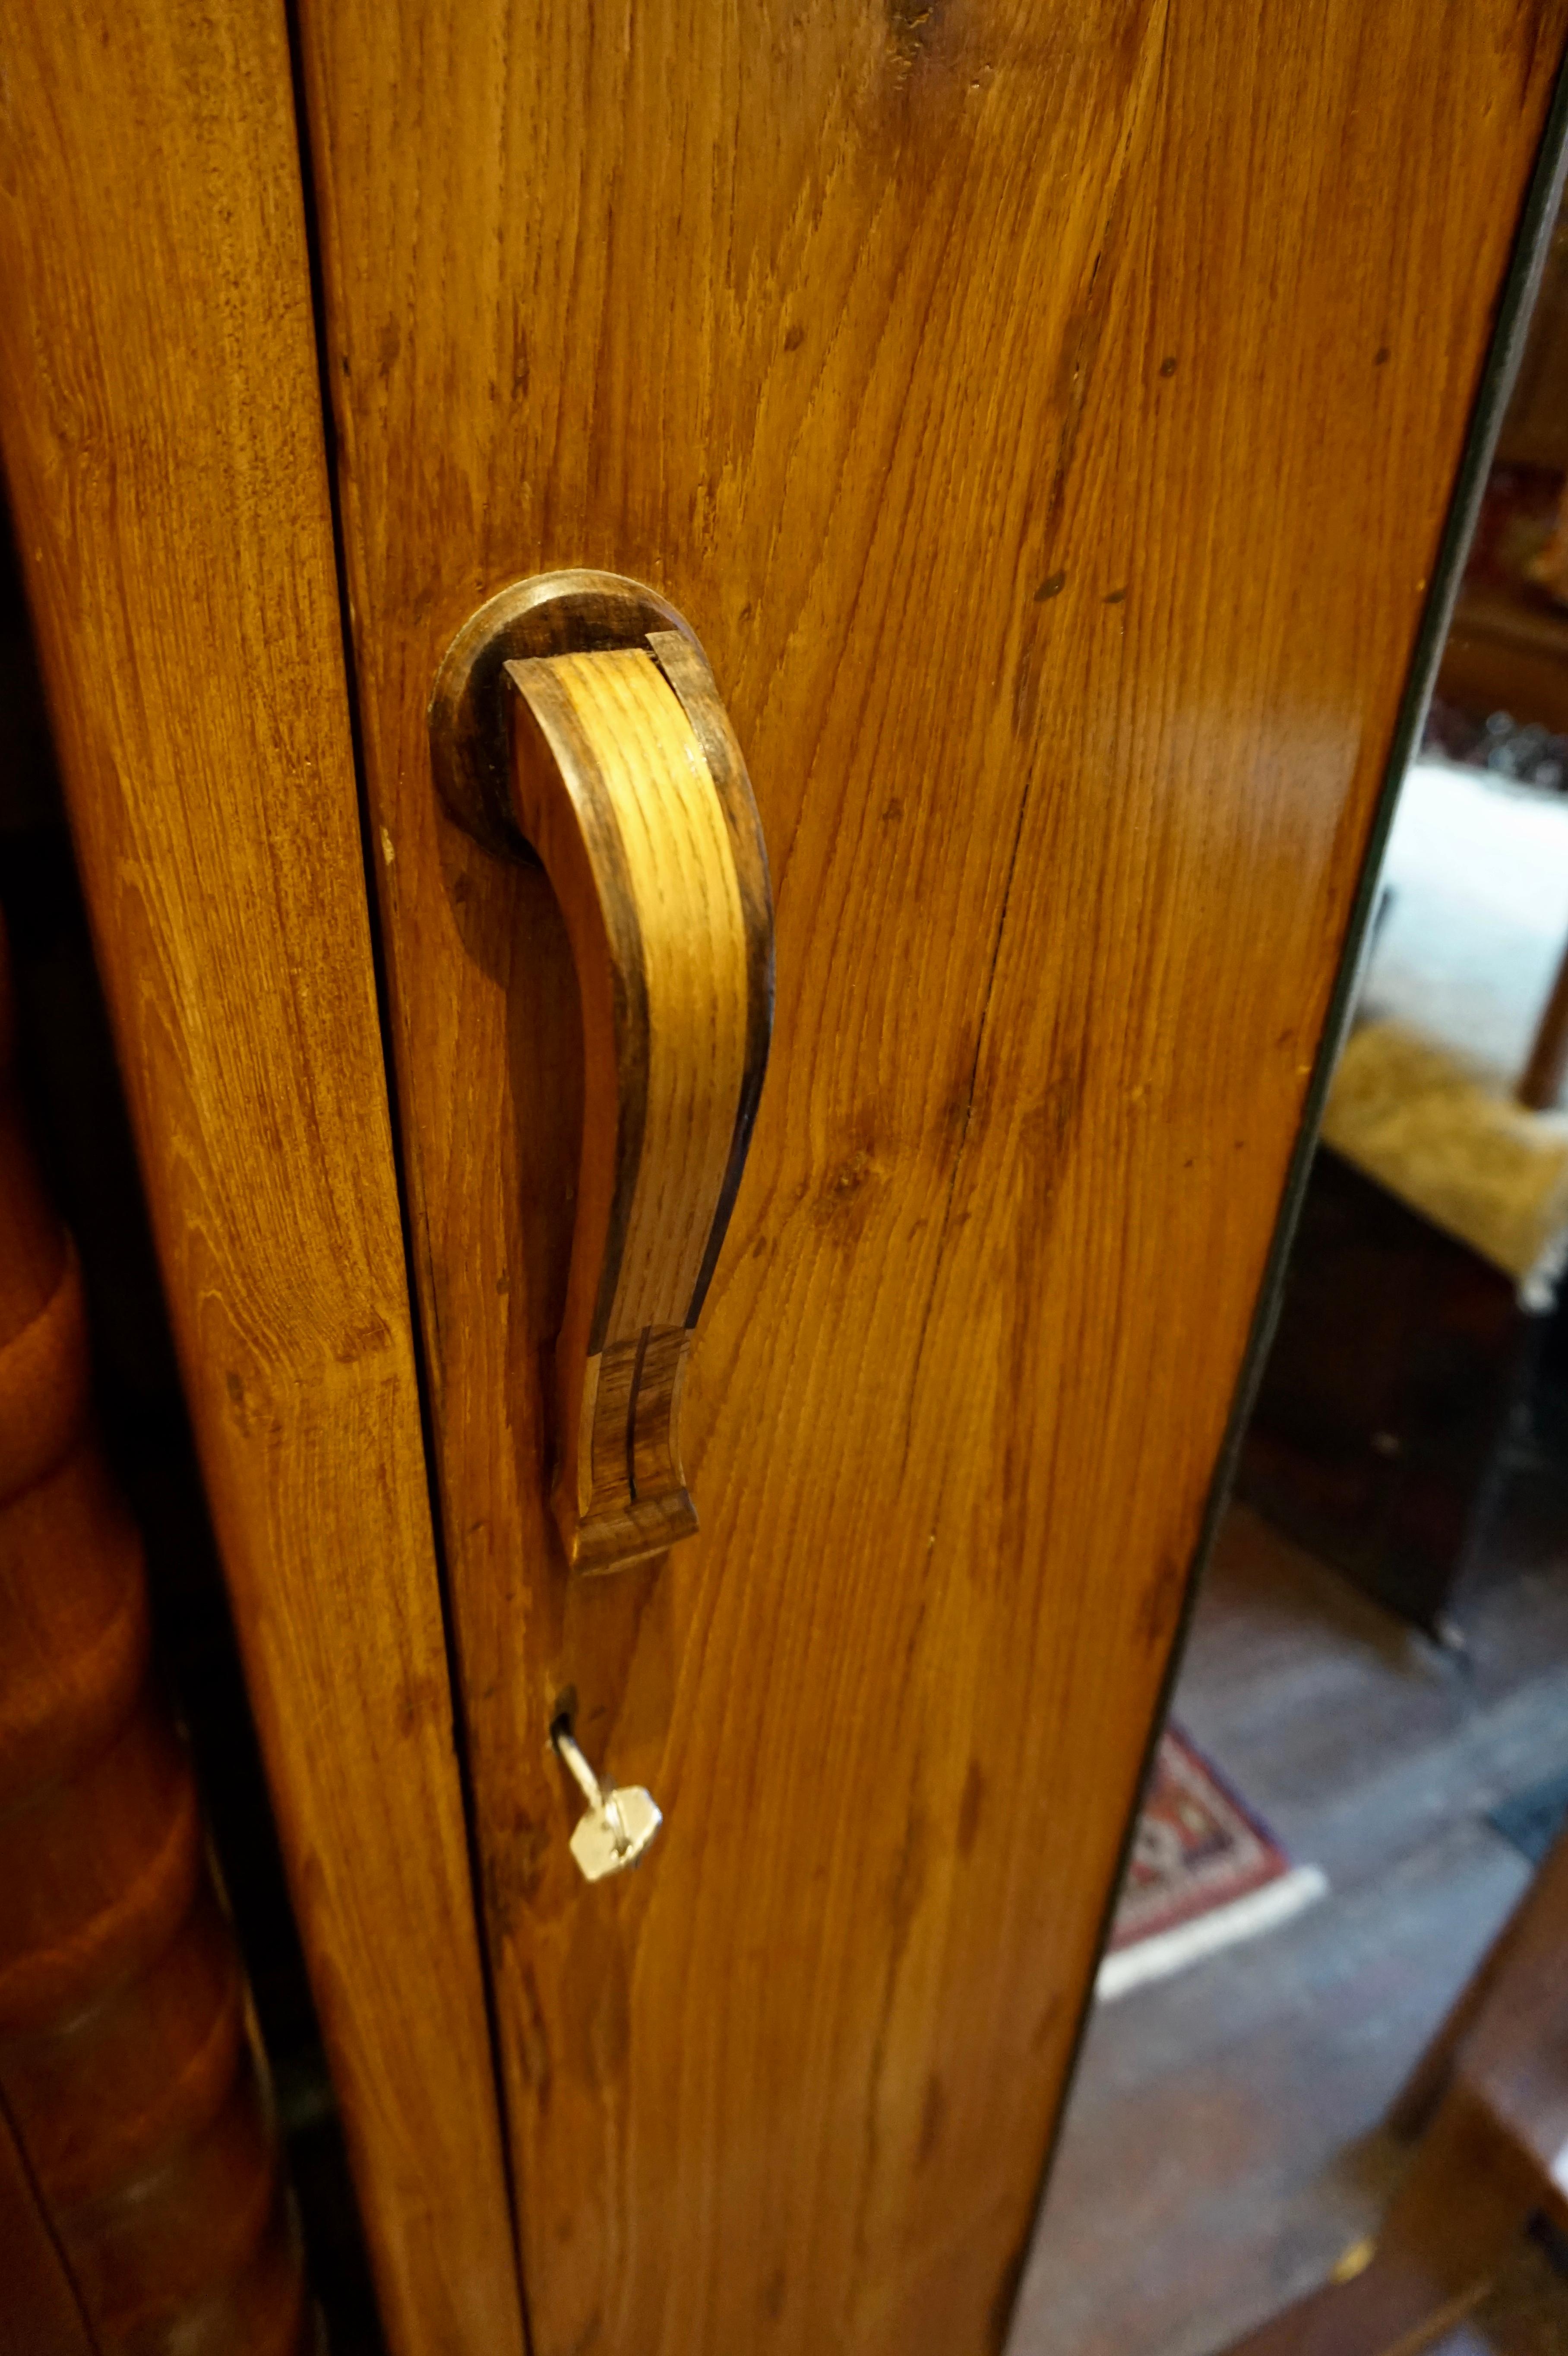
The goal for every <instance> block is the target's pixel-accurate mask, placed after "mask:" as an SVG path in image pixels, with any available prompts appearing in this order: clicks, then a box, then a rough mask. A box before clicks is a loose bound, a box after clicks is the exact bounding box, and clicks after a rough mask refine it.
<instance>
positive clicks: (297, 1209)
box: [0, 0, 521, 2356]
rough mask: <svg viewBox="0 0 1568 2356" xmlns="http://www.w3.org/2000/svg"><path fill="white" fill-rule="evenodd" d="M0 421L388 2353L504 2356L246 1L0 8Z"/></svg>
mask: <svg viewBox="0 0 1568 2356" xmlns="http://www.w3.org/2000/svg"><path fill="white" fill-rule="evenodd" d="M3 135H4V163H3V172H0V184H3V194H0V264H3V275H4V278H5V289H6V292H5V303H4V305H0V434H3V439H4V447H5V463H6V467H7V471H8V474H9V478H10V485H11V492H12V498H13V501H14V506H15V511H16V537H17V542H18V546H19V549H20V552H21V557H22V562H23V567H24V571H25V574H26V578H27V587H28V592H29V594H30V597H31V601H32V609H33V614H34V617H35V622H36V626H37V635H38V640H39V648H40V653H41V658H42V662H43V668H44V672H45V677H46V682H47V686H48V695H49V701H50V707H51V712H52V717H53V722H54V726H55V730H56V739H57V744H58V749H59V758H60V765H61V768H62V772H63V776H64V781H65V787H66V791H67V797H68V799H69V807H70V815H71V820H72V824H73V828H74V831H75V837H76V842H77V847H78V851H79V855H80V862H81V868H82V875H83V881H84V884H85V888H86V893H87V898H88V903H89V905H90V909H91V916H92V921H93V926H94V929H95V933H96V937H97V942H98V948H99V952H100V958H101V964H102V967H103V971H104V979H105V982H106V985H107V991H108V996H109V1000H110V1004H111V1009H112V1015H113V1019H114V1024H115V1030H116V1035H117V1040H118V1045H119V1051H120V1055H121V1059H122V1063H123V1070H124V1075H125V1079H126V1084H127V1089H128V1094H129V1098H130V1104H131V1110H132V1116H133V1122H134V1125H135V1130H136V1134H137V1139H138V1142H139V1147H140V1151H141V1155H142V1161H143V1165H144V1171H145V1174H146V1179H147V1186H148V1193H149V1196H150V1200H151V1208H152V1215H153V1221H154V1226H155V1234H156V1238H157V1244H158V1248H159V1256H160V1259H161V1262H162V1267H163V1271H164V1276H165V1283H166V1287H167V1290H168V1295H169V1301H170V1308H171V1311H172V1315H173V1321H174V1325H175V1330H176V1339H177V1342H178V1345H179V1349H180V1354H181V1359H182V1364H183V1368H184V1374H185V1379H186V1385H187V1392H188V1395H189V1398H190V1404H191V1408H192V1412H193V1415H194V1419H195V1424H196V1430H197V1440H198V1444H199V1448H200V1451H201V1460H202V1465H203V1469H204V1472H205V1475H206V1479H207V1483H208V1493H209V1497H210V1502H211V1505H212V1511H213V1517H214V1521H215V1524H216V1527H217V1532H218V1537H219V1546H220V1548H221V1552H222V1557H223V1562H224V1568H225V1571H226V1574H227V1577H228V1580H229V1585H230V1589H231V1592H232V1596H233V1601H234V1605H235V1610H236V1615H237V1620H238V1624H239V1629H240V1641H241V1644H242V1648H243V1651H244V1656H245V1664H246V1670H247V1675H248V1677H249V1682H250V1689H251V1697H252V1699H253V1702H254V1705H255V1710H256V1716H257V1719H258V1723H259V1727H260V1731H261V1741H262V1746H263V1750H264V1752H265V1756H266V1761H267V1764H268V1769H269V1772H270V1776H271V1781H272V1791H273V1794H274V1797H275V1801H276V1804H277V1810H278V1816H279V1822H280V1829H281V1832H282V1836H283V1847H284V1850H285V1854H286V1857H287V1860H288V1864H289V1869H290V1873H291V1879H292V1884H293V1895H294V1900H295V1903H296V1906H297V1909H298V1912H299V1915H300V1920H301V1923H302V1927H303V1931H304V1940H305V1944H306V1948H307V1952H308V1954H309V1958H310V1963H311V1967H312V1976H313V1981H314V1986H315V1996H316V2001H317V2005H318V2008H319V2010H320V2014H321V2019H322V2025H323V2030H324V2033H325V2038H326V2040H327V2044H328V2048H329V2051H330V2055H331V2059H332V2063H333V2068H334V2072H335V2075H336V2081H337V2084H338V2087H339V2090H340V2092H341V2094H342V2097H343V2104H344V2110H345V2118H346V2126H347V2136H348V2142H349V2148H350V2153H351V2157H352V2158H353V2162H354V2166H355V2171H356V2178H357V2186H358V2190H359V2194H360V2200H361V2204H362V2208H363V2211H364V2215H365V2222H366V2226H367V2229H368V2239H369V2243H370V2247H371V2254H372V2259H373V2263H374V2265H375V2269H376V2276H377V2281H378V2285H379V2293H380V2298H381V2304H382V2309H383V2313H384V2316H385V2319H386V2322H387V2326H388V2329H389V2338H390V2340H391V2343H392V2346H393V2347H394V2348H395V2349H396V2350H398V2351H401V2352H402V2356H414V2351H419V2356H433V2351H442V2356H497V2352H498V2356H516V2351H518V2350H519V2349H520V2347H521V2326H520V2317H519V2313H518V2305H517V2282H516V2270H515V2262H514V2258H513V2254H512V2249H511V2246H510V2240H509V2229H508V2221H507V2210H506V2195H505V2190H504V2179H503V2170H502V2160H501V2148H500V2136H499V2126H498V2119H497V2111H496V2092H495V2084H494V2077H493V2071H492V2064H491V2059H490V2051H489V2043H488V2037H487V2030H486V2024H485V2008H484V1997H483V1990H482V1984H481V1976H480V1965H479V1952H478V1942H477V1937H476V1931H475V1918H474V1907H473V1901H472V1896H471V1883H470V1877H469V1871H468V1865H467V1858H466V1853H465V1847H464V1826H463V1817H462V1804H461V1796H460V1790H459V1783H458V1776H457V1770H456V1763H455V1760H454V1756H453V1740H452V1703H451V1695H450V1688H449V1684H448V1676H447V1668H446V1661H445V1653H444V1640H443V1628H442V1620H441V1610H440V1601H439V1595H438V1590H437V1586H436V1576H435V1566H434V1558H433V1546H432V1530H431V1526H430V1510H429V1498H428V1489H427V1481H426V1468H425V1462H424V1455H423V1447H422V1440H421V1429H420V1416H419V1405H418V1399H417V1395H416V1389H415V1377H414V1365H413V1355H412V1335H411V1323H410V1310H409V1301H408V1292H407V1283H406V1277H405V1270H404V1258H403V1248H402V1241H401V1235H400V1219H399V1210H398V1203H397V1195H396V1186H395V1179H394V1173H393V1163H392V1152H391V1137H390V1126H389V1114H388V1106H387V1097H386V1082H385V1073H384V1067H383V1062H382V1048H381V1042H380V1038H379V1030H378V1015H377V1008H376V998H375V988H374V980H373V974H372V968H371V957H370V941H369V931H368V910H367V905H366V900H365V891H364V869H363V862H362V858H361V851H360V839H359V831H358V822H357V809H356V798H355V784H354V776H353V770H352V766H351V760H350V752H349V736H348V723H347V699H346V692H345V681H344V676H343V661H342V638H341V629H340V622H339V611H338V599H337V589H336V578H335V568H334V555H333V547H332V536H331V520H330V513H329V504H328V486H327V479H326V473H325V458H324V449H323V435H322V421H321V412H320V408H319V402H318V391H317V371H316V354H315V340H314V326H313V320H312V315H311V301H310V287H309V279H308V272H307V262H306V253H305V244H304V215H303V203H302V189H301V184H300V177H299V158H298V148H297V142H296V133H295V124H294V119H293V107H292V100H291V90H290V70H289V52H288V42H287V37H286V33H285V27H284V20H283V10H282V8H281V6H275V5H263V6H261V7H253V6H250V5H236V4H235V0H200V5H197V0H130V5H112V6H111V5H100V0H77V4H76V5H71V6H69V7H64V8H62V7H59V6H56V5H53V0H37V5H32V0H23V5H19V6H18V7H16V8H14V9H12V10H11V11H10V12H9V14H8V16H7V23H6V36H5V112H4V131H3Z"/></svg>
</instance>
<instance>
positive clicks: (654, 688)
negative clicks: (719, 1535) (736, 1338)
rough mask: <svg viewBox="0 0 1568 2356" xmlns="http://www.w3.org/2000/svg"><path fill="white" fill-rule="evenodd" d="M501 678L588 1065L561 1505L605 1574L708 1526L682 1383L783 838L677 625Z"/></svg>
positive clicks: (747, 1093)
mask: <svg viewBox="0 0 1568 2356" xmlns="http://www.w3.org/2000/svg"><path fill="white" fill-rule="evenodd" d="M503 676H504V680H505V686H506V691H507V695H508V699H509V712H508V723H509V744H510V771H509V785H510V798H511V807H512V816H513V817H514V819H515V820H516V822H517V826H518V828H520V830H521V831H522V834H523V836H524V837H525V838H526V840H527V841H528V844H530V845H531V846H532V848H533V850H534V851H535V852H536V853H537V854H538V856H539V860H540V861H541V862H542V863H543V865H544V868H545V870H546V873H548V874H549V879H550V881H551V883H552V884H553V885H554V888H555V892H556V895H557V897H558V899H559V900H560V905H561V910H562V913H563V915H564V916H565V919H566V926H567V931H568V934H569V936H570V937H571V947H572V954H573V957H574V958H575V960H576V966H577V976H578V985H579V989H580V991H581V1001H582V1033H583V1049H584V1055H585V1061H586V1074H585V1080H586V1086H585V1089H584V1101H583V1120H582V1162H581V1181H580V1184H579V1189H578V1196H577V1210H576V1223H575V1226H574V1229H573V1235H572V1250H571V1274H570V1278H569V1280H568V1288H567V1300H566V1312H565V1317H564V1321H563V1323H562V1325H561V1330H560V1337H559V1340H558V1343H557V1347H556V1389H557V1402H558V1430H557V1447H558V1465H557V1473H556V1482H555V1490H554V1498H553V1502H554V1506H555V1513H556V1518H557V1520H558V1522H559V1523H560V1532H561V1537H562V1539H563V1541H564V1543H565V1547H566V1552H567V1558H568V1559H569V1561H570V1562H571V1564H572V1566H573V1567H574V1568H575V1569H581V1570H609V1569H615V1568H616V1567H617V1566H619V1565H620V1564H622V1563H626V1562H633V1561H635V1560H636V1559H637V1558H639V1557H642V1556H645V1555H650V1554H657V1553H661V1552H662V1551H663V1549H664V1548H665V1547H667V1546H669V1545H671V1544H672V1543H673V1542H674V1541H675V1540H676V1539H677V1538H682V1537H688V1536H689V1535H690V1534H691V1532H692V1531H693V1530H695V1529H696V1527H697V1512H696V1508H695V1506H694V1505H693V1504H692V1501H691V1498H690V1495H689V1494H688V1490H687V1486H686V1478H685V1474H684V1472H683V1471H682V1467H681V1451H680V1423H679V1418H680V1393H681V1382H682V1377H683V1376H684V1373H685V1368H686V1360H687V1354H688V1348H689V1346H690V1341H691V1333H692V1328H693V1327H694V1326H695V1324H696V1323H697V1318H698V1314H699V1311H700V1310H701V1307H702V1301H703V1297H704V1295H705V1293H706V1291H707V1290H708V1284H709V1278H710V1277H711V1275H712V1272H713V1266H714V1262H715V1260H716V1259H717V1258H718V1254H719V1247H720V1244H721V1243H722V1241H723V1237H724V1230H725V1227H726V1226H727V1225H728V1223H729V1217H730V1210H731V1205H732V1203H733V1201H734V1197H735V1190H736V1187H737V1185H738V1184H739V1183H740V1177H741V1167H742V1165H743V1163H744V1161H745V1155H746V1148H747V1144H748V1142H749V1141H750V1137H751V1131H752V1120H753V1119H754V1117H755V1113H756V1107H757V1098H758V1095H759V1093H760V1091H761V1087H762V1081H763V1067H764V1065H765V1063H766V1059H767V1049H768V1037H769V1032H770V1029H771V1025H772V1016H773V906H772V899H771V894H770V892H769V886H768V871H767V858H766V853H765V851H764V849H763V838H762V829H761V826H760V824H759V821H758V818H757V810H756V805H755V803H754V801H753V800H752V788H751V784H750V781H749V780H748V778H747V776H746V771H745V766H744V764H743V762H742V761H741V755H740V750H739V748H738V746H737V745H736V743H735V739H734V735H733V733H732V731H731V727H730V723H729V720H728V718H727V716H726V714H725V712H724V708H723V705H722V704H721V702H720V700H719V696H718V694H717V691H716V690H715V688H714V685H713V680H712V676H711V674H710V673H709V669H708V665H707V663H706V661H705V659H703V657H702V655H701V653H700V652H699V650H698V648H696V647H695V646H694V645H693V644H692V643H691V641H690V640H689V638H688V637H685V636H683V635H682V634H681V633H680V632H678V631H675V630H658V631H654V632H651V633H650V634H649V635H648V636H647V637H645V639H644V640H643V641H642V643H641V644H640V645H635V646H622V647H612V648H600V649H598V650H595V651H590V652H567V653H562V654H557V655H551V656H549V657H534V658H531V659H526V660H522V661H510V662H507V664H506V665H505V669H504V674H503Z"/></svg>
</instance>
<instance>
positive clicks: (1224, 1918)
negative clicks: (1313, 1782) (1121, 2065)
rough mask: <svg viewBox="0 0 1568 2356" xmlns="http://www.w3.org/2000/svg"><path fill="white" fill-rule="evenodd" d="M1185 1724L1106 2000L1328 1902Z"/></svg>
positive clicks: (1134, 1870)
mask: <svg viewBox="0 0 1568 2356" xmlns="http://www.w3.org/2000/svg"><path fill="white" fill-rule="evenodd" d="M1327 1889H1328V1883H1327V1881H1326V1880H1325V1879H1324V1877H1323V1875H1322V1873H1321V1872H1320V1871H1319V1870H1318V1869H1317V1867H1316V1866H1311V1865H1308V1866H1292V1864H1291V1861H1290V1858H1288V1856H1287V1855H1286V1854H1285V1849H1284V1848H1283V1847H1281V1845H1280V1843H1279V1842H1278V1841H1277V1840H1276V1839H1275V1837H1274V1835H1273V1833H1271V1832H1270V1830H1269V1828H1268V1826H1266V1825H1265V1824H1264V1821H1263V1819H1262V1818H1261V1817H1260V1816H1258V1815H1254V1814H1253V1811H1252V1809H1250V1808H1249V1807H1248V1806H1247V1805H1246V1804H1245V1803H1244V1801H1243V1800H1242V1799H1241V1798H1240V1797H1239V1796H1238V1794H1236V1793H1234V1792H1232V1789H1231V1788H1230V1785H1229V1784H1228V1783H1226V1782H1225V1780H1224V1778H1223V1776H1222V1775H1221V1773H1220V1772H1219V1770H1218V1769H1217V1768H1216V1767H1214V1766H1213V1765H1212V1764H1211V1762H1210V1761H1208V1760H1207V1759H1205V1758H1204V1756H1203V1754H1202V1752H1201V1751H1200V1750H1199V1749H1198V1748H1197V1746H1196V1744H1195V1743H1193V1742H1192V1741H1190V1740H1189V1738H1188V1737H1187V1736H1186V1735H1185V1734H1183V1733H1182V1732H1181V1730H1180V1729H1179V1727H1175V1726H1168V1727H1167V1729H1166V1730H1165V1732H1164V1734H1163V1735H1162V1736H1161V1738H1160V1744H1159V1751H1158V1755H1157V1758H1156V1761H1155V1767H1154V1773H1153V1775H1152V1776H1151V1778H1150V1780H1149V1786H1148V1789H1147V1792H1146V1794H1145V1795H1144V1804H1143V1807H1142V1809H1141V1811H1140V1812H1139V1815H1138V1825H1137V1831H1136V1835H1135V1837H1134V1841H1133V1853H1132V1858H1131V1860H1130V1862H1129V1864H1128V1867H1127V1875H1126V1879H1125V1883H1124V1884H1123V1887H1122V1895H1121V1900H1120V1902H1119V1903H1118V1905H1117V1908H1116V1919H1115V1927H1114V1929H1113V1930H1112V1933H1111V1939H1110V1944H1109V1946H1108V1948H1107V1950H1106V1955H1105V1960H1104V1963H1103V1964H1102V1965H1101V1967H1100V1976H1099V1979H1098V1982H1097V1984H1096V1986H1097V1993H1098V1995H1099V1997H1100V1999H1101V2001H1102V2002H1104V2001H1105V2000H1106V1999H1108V1998H1110V1997H1116V1996H1122V1995H1125V1993H1126V1991H1127V1989H1128V1988H1131V1987H1138V1986H1140V1985H1141V1984H1142V1983H1143V1982H1145V1981H1147V1980H1155V1979H1164V1978H1166V1977H1167V1976H1168V1975H1169V1974H1170V1973H1171V1972H1175V1971H1179V1970H1181V1969H1182V1968H1183V1967H1184V1966H1185V1965H1189V1964H1193V1963H1196V1962H1197V1961H1198V1960H1199V1959H1200V1956H1203V1955H1208V1954H1214V1953H1215V1952H1216V1951H1217V1950H1218V1949H1219V1948H1221V1947H1228V1946H1232V1945H1234V1944H1235V1943H1236V1942H1237V1941H1238V1940H1241V1939H1250V1938H1254V1937H1256V1936H1257V1935H1258V1933H1261V1932H1264V1931H1269V1930H1273V1929H1274V1928H1275V1926H1276V1925H1277V1924H1278V1923H1281V1922H1285V1921H1287V1920H1288V1919H1289V1917H1290V1916H1291V1915H1293V1914H1297V1913H1299V1912H1300V1911H1301V1909H1302V1908H1303V1907H1304V1906H1308V1905H1310V1904H1311V1903H1312V1901H1313V1900H1314V1899H1316V1898H1321V1897H1322V1896H1323V1894H1324V1892H1325V1891H1326V1890H1327Z"/></svg>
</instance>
